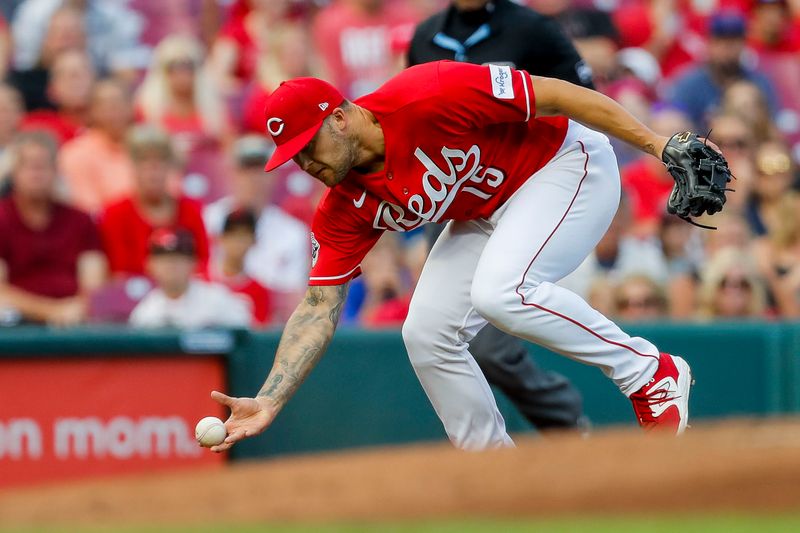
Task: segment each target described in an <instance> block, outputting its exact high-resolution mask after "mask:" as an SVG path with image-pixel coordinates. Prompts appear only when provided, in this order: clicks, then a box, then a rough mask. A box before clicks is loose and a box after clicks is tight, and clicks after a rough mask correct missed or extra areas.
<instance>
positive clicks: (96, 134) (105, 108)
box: [59, 80, 134, 214]
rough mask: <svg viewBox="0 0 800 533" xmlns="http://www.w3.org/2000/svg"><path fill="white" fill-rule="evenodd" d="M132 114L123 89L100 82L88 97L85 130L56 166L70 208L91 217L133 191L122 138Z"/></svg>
mask: <svg viewBox="0 0 800 533" xmlns="http://www.w3.org/2000/svg"><path fill="white" fill-rule="evenodd" d="M132 117H133V111H132V109H131V104H130V98H129V97H128V92H127V90H126V89H125V87H124V86H123V85H122V84H121V83H120V82H118V81H115V80H102V81H100V82H98V83H97V84H96V85H95V86H94V87H93V89H92V91H91V93H90V96H89V111H88V128H87V129H86V130H85V131H84V132H83V133H81V134H80V135H79V136H78V137H76V138H75V139H73V140H72V141H69V142H68V143H66V144H65V145H64V147H63V148H62V149H61V153H60V156H59V165H60V168H61V173H62V175H63V177H64V180H65V182H66V185H67V189H68V194H69V196H70V199H71V202H72V203H73V205H75V206H77V207H79V208H81V209H83V210H85V211H87V212H89V213H92V214H96V213H99V212H100V211H101V210H102V209H103V207H105V206H106V205H107V204H108V203H110V202H113V201H117V200H119V199H120V198H122V197H124V196H127V195H129V194H130V193H131V191H132V190H133V181H134V180H133V173H134V171H133V163H132V162H131V160H130V156H129V155H128V152H127V150H126V149H125V135H126V133H127V131H128V127H129V126H130V124H131V120H132Z"/></svg>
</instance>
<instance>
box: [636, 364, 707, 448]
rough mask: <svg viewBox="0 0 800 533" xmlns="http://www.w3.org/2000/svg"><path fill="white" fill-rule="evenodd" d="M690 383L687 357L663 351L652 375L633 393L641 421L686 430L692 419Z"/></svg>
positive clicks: (655, 426) (651, 426) (645, 424)
mask: <svg viewBox="0 0 800 533" xmlns="http://www.w3.org/2000/svg"><path fill="white" fill-rule="evenodd" d="M691 386H692V371H691V370H690V369H689V365H688V364H687V363H686V361H684V360H683V359H681V358H680V357H677V356H674V355H669V354H667V353H662V354H661V356H660V357H659V360H658V370H656V373H655V375H654V376H653V379H651V380H650V382H649V383H647V385H645V386H644V387H642V388H641V389H639V390H638V391H636V392H635V393H633V394H631V397H630V398H631V402H633V411H634V412H635V413H636V418H637V419H638V420H639V425H640V426H642V427H643V428H644V429H646V430H651V429H665V430H669V431H672V432H673V433H675V434H677V435H680V434H681V433H683V431H684V430H685V429H686V424H687V422H688V421H689V389H690V388H691Z"/></svg>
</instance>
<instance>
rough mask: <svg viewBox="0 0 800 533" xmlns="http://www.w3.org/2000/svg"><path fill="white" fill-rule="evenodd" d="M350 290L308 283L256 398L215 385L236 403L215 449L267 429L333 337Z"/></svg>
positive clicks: (222, 397) (218, 396) (227, 403)
mask: <svg viewBox="0 0 800 533" xmlns="http://www.w3.org/2000/svg"><path fill="white" fill-rule="evenodd" d="M345 296H347V285H346V284H345V285H331V286H325V287H309V288H308V290H307V291H306V295H305V298H304V299H303V301H302V302H300V305H298V306H297V309H295V311H294V313H292V316H291V317H290V318H289V321H288V322H287V323H286V328H285V329H284V330H283V335H282V336H281V341H280V344H279V345H278V351H277V353H276V354H275V362H274V363H273V365H272V370H271V371H270V373H269V376H267V380H266V382H265V383H264V386H263V387H261V390H260V391H259V392H258V395H256V397H255V398H231V397H230V396H226V395H224V394H222V393H220V392H217V391H214V392H212V393H211V397H212V398H214V399H215V400H216V401H218V402H219V403H221V404H223V405H225V406H227V407H229V408H230V409H231V416H230V418H228V420H227V421H226V422H225V428H226V429H227V430H228V437H227V438H226V439H225V442H223V443H222V444H220V445H219V446H214V447H213V448H211V449H212V451H215V452H221V451H224V450H227V449H228V448H230V447H231V446H233V445H234V443H236V442H238V441H240V440H242V439H244V438H245V437H251V436H253V435H257V434H258V433H261V432H262V431H264V430H265V429H266V428H267V427H268V426H269V425H270V423H272V420H273V419H274V418H275V416H276V415H277V414H278V412H279V411H280V410H281V409H282V408H283V406H284V405H286V402H287V401H289V398H291V397H292V395H293V394H294V393H295V391H296V390H297V388H298V387H299V386H300V384H301V383H302V382H303V380H305V379H306V376H308V374H309V373H310V372H311V369H312V368H314V366H315V365H316V364H317V361H319V360H320V358H321V357H322V354H324V353H325V350H326V349H327V348H328V344H329V343H330V341H331V338H333V332H334V330H335V329H336V325H337V324H338V322H339V315H340V314H341V311H342V305H344V299H345Z"/></svg>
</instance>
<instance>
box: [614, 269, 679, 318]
mask: <svg viewBox="0 0 800 533" xmlns="http://www.w3.org/2000/svg"><path fill="white" fill-rule="evenodd" d="M614 302H615V305H616V309H617V312H616V315H615V316H616V317H617V318H619V319H620V320H624V321H628V322H637V321H652V320H657V319H659V318H663V317H664V316H666V311H667V298H666V295H665V294H664V289H663V288H662V287H661V286H660V285H659V284H658V283H656V282H655V281H654V280H653V278H651V277H650V276H648V275H646V274H632V275H630V276H627V277H625V278H623V279H622V280H621V281H620V282H619V283H618V284H617V286H616V287H615V289H614Z"/></svg>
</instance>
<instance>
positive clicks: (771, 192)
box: [746, 142, 795, 237]
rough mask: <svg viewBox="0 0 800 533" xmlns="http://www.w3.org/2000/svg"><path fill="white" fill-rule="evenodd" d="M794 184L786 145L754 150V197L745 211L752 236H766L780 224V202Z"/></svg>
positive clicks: (765, 144) (769, 144)
mask: <svg viewBox="0 0 800 533" xmlns="http://www.w3.org/2000/svg"><path fill="white" fill-rule="evenodd" d="M794 182H795V175H794V166H793V164H792V158H791V155H790V154H789V151H788V150H787V148H786V146H785V145H783V144H781V143H775V142H769V143H764V144H762V145H761V146H760V147H759V148H758V150H757V151H756V180H755V188H754V193H755V194H753V196H752V197H751V199H750V202H749V203H748V204H747V210H746V215H747V221H748V223H749V224H750V229H751V230H752V232H753V234H754V235H756V236H757V237H760V236H763V235H766V234H767V233H771V232H772V231H773V228H775V227H777V226H778V225H779V223H780V220H779V219H780V216H779V211H780V204H781V199H782V198H783V197H784V196H785V195H786V194H788V193H789V191H790V190H791V188H792V185H793V184H794Z"/></svg>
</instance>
